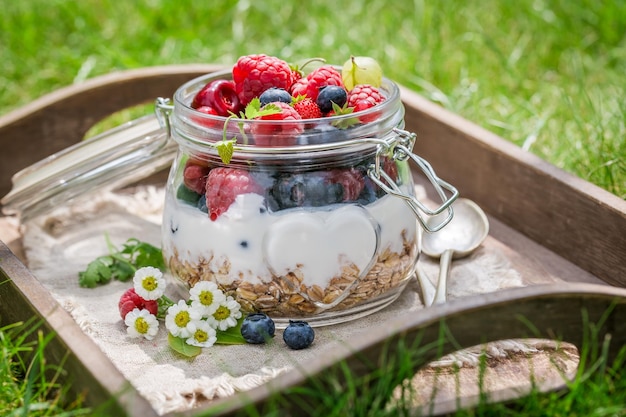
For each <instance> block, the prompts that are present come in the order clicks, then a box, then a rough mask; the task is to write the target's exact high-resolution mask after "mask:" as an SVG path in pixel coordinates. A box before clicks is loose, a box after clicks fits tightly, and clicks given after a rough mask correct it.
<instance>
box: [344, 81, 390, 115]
mask: <svg viewBox="0 0 626 417" xmlns="http://www.w3.org/2000/svg"><path fill="white" fill-rule="evenodd" d="M383 101H385V97H384V96H383V95H382V94H381V93H380V91H379V90H378V89H377V88H376V87H373V86H371V85H369V84H359V85H355V86H354V88H353V89H352V90H350V92H348V107H352V108H353V109H354V113H358V112H360V111H363V110H367V109H369V108H371V107H374V106H376V105H377V104H380V103H382V102H383ZM375 113H378V112H375ZM379 116H380V115H379V114H370V115H367V116H360V117H359V120H360V121H361V122H362V123H369V122H373V121H374V120H376V119H377V118H378V117H379Z"/></svg>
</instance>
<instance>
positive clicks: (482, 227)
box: [417, 198, 489, 306]
mask: <svg viewBox="0 0 626 417" xmlns="http://www.w3.org/2000/svg"><path fill="white" fill-rule="evenodd" d="M452 208H453V210H454V215H453V217H452V220H451V221H450V223H448V224H447V225H446V226H445V227H443V228H442V229H441V230H439V231H438V232H434V233H423V234H422V252H423V253H424V254H426V255H428V256H430V257H433V258H440V262H439V268H440V269H439V278H438V281H437V289H436V291H435V295H434V297H431V296H430V294H432V290H430V291H429V288H425V287H426V286H427V285H429V284H430V282H428V283H427V284H426V282H425V281H428V279H424V277H423V276H421V275H422V274H423V272H420V269H419V268H418V270H417V276H418V279H419V281H420V286H421V287H422V293H423V295H424V304H425V305H426V306H430V305H432V304H437V303H443V302H445V301H446V288H447V280H448V275H449V273H450V264H451V262H452V259H453V258H454V259H458V258H463V257H465V256H467V255H469V254H470V253H472V252H473V251H474V250H476V249H477V248H478V247H479V246H480V245H481V244H482V242H483V241H484V240H485V238H486V237H487V234H488V233H489V220H487V216H486V215H485V212H483V211H482V209H481V208H480V207H478V205H477V204H476V203H474V202H473V201H471V200H468V199H466V198H458V199H457V200H456V201H455V202H454V203H453V204H452ZM439 220H440V219H438V218H437V216H435V217H431V218H430V219H428V221H427V222H428V223H437V222H438V221H439ZM430 288H432V284H430ZM429 293H430V294H429Z"/></svg>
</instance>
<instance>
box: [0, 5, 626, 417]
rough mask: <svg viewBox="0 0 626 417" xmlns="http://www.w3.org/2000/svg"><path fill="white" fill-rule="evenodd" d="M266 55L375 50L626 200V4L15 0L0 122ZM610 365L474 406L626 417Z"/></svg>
mask: <svg viewBox="0 0 626 417" xmlns="http://www.w3.org/2000/svg"><path fill="white" fill-rule="evenodd" d="M251 53H266V54H270V55H275V56H278V57H280V58H283V59H285V60H287V61H293V62H295V61H299V60H301V59H304V58H307V57H323V58H325V59H326V60H327V61H328V62H331V63H342V62H343V61H344V60H345V59H347V57H349V56H350V55H351V54H352V55H369V56H372V57H374V58H376V59H377V60H378V61H379V62H380V63H381V65H382V66H383V69H384V71H385V74H386V75H387V76H388V77H389V78H392V79H394V80H396V81H398V82H399V83H402V84H404V85H406V86H408V87H410V88H413V89H414V90H416V91H417V92H419V93H421V94H422V95H424V96H425V97H427V98H428V99H430V100H432V101H434V102H436V103H438V104H439V105H441V106H443V107H445V108H446V109H449V110H451V111H453V112H456V113H458V114H459V115H461V116H463V117H465V118H467V119H469V120H471V121H473V122H475V123H477V124H479V125H481V126H483V127H485V128H487V129H489V130H491V131H493V132H495V133H497V134H499V135H500V136H502V137H504V138H505V139H507V140H509V141H511V142H513V143H515V144H516V145H518V146H519V147H520V148H522V149H524V150H525V151H528V152H532V153H534V154H536V155H538V156H539V157H541V158H543V159H545V160H547V161H549V162H551V163H553V164H555V165H557V166H559V167H561V168H563V169H564V170H566V171H568V172H570V173H572V174H574V175H577V176H579V177H581V178H583V179H585V180H588V181H590V182H592V183H594V184H596V185H598V186H600V187H602V188H604V189H606V190H608V191H609V192H611V193H614V194H615V195H617V196H618V197H620V198H626V99H625V98H626V78H625V74H626V1H623V0H617V1H606V2H603V1H597V0H517V1H505V0H501V1H500V0H480V1H478V0H467V1H460V0H431V1H426V0H414V1H408V0H406V1H405V0H397V1H394V2H388V1H383V0H363V1H344V2H338V1H336V0H315V1H314V2H313V1H311V2H304V1H302V2H301V1H291V2H289V1H286V0H282V1H279V0H266V1H252V0H240V1H226V0H211V1H204V2H203V1H195V2H192V1H190V0H137V1H113V0H74V1H72V0H0V116H2V115H4V114H6V113H8V112H10V111H12V110H14V109H17V108H18V107H20V106H22V105H24V104H26V103H29V102H30V101H32V100H34V99H36V98H38V97H40V96H42V95H44V94H46V93H50V92H52V91H54V90H56V89H58V88H60V87H65V86H68V85H71V84H73V83H80V82H82V81H84V80H86V79H88V78H92V77H95V76H98V75H102V74H106V73H109V72H112V71H116V70H125V69H132V68H138V67H144V66H152V65H168V64H181V63H222V64H226V65H229V64H232V63H234V62H235V60H236V59H237V58H238V57H239V56H241V55H246V54H251ZM93 105H94V106H97V105H98V103H93ZM417 133H418V134H419V132H417ZM4 335H6V333H5V332H0V336H3V337H2V338H1V339H2V341H3V343H4V344H3V345H2V344H0V346H5V347H6V346H9V345H10V344H11V343H13V341H12V340H11V339H10V338H9V337H6V338H5V337H4ZM7 343H8V344H7ZM621 363H623V362H620V364H621ZM593 366H596V365H595V364H593ZM594 369H595V368H594ZM608 369H609V370H610V372H605V373H600V375H598V376H597V378H595V377H594V378H592V372H591V371H590V372H587V371H586V370H585V369H582V370H581V372H580V373H581V375H582V376H583V377H582V378H579V379H577V382H576V384H574V385H572V386H571V387H570V391H569V393H568V394H563V393H560V392H557V393H553V394H549V395H545V396H544V395H535V396H531V397H530V398H526V399H522V400H520V401H519V402H518V403H517V404H516V405H513V406H511V405H497V406H487V407H483V408H479V409H477V410H468V411H464V412H460V413H459V414H458V415H468V416H469V415H518V414H520V413H521V414H526V415H546V416H559V415H585V416H592V415H593V416H604V415H625V412H624V407H625V405H624V404H626V399H625V397H626V394H625V393H624V392H625V390H624V384H625V383H626V379H625V378H622V376H621V371H620V369H621V365H619V364H618V366H616V367H615V368H608ZM595 370H596V371H597V369H595ZM595 374H598V372H595ZM11 379H12V380H15V381H16V383H18V384H19V383H20V378H16V377H11ZM18 388H19V389H18V390H17V391H18V394H16V395H15V396H13V397H12V398H13V400H18V401H17V402H18V403H19V401H21V400H20V399H21V398H22V397H23V395H22V394H20V393H21V392H23V390H24V389H26V388H27V387H24V386H20V387H18ZM45 399H46V398H45V396H44V398H43V399H41V401H45ZM36 400H38V399H37V398H35V399H33V401H36ZM4 404H11V403H10V402H5V403H4ZM0 405H1V403H0ZM16 410H17V409H16ZM22 410H26V407H25V406H24V407H23V408H22ZM17 411H19V410H17ZM31 411H32V410H31ZM14 412H15V411H14ZM79 414H80V415H82V411H80V410H79V411H76V415H79ZM16 415H17V414H16ZM20 415H21V414H20ZM24 415H25V414H24ZM29 415H36V414H35V413H30V414H29ZM40 415H52V414H43V412H42V414H40ZM67 415H70V414H69V412H68V414H67ZM71 415H74V414H71ZM368 415H369V414H368ZM377 415H393V414H392V413H391V412H390V411H385V412H381V413H380V414H377Z"/></svg>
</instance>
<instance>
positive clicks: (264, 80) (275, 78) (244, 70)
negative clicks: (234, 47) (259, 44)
mask: <svg viewBox="0 0 626 417" xmlns="http://www.w3.org/2000/svg"><path fill="white" fill-rule="evenodd" d="M232 74H233V81H234V83H235V90H236V92H237V95H238V97H239V101H240V102H241V104H242V106H246V105H247V104H248V103H249V102H250V101H251V100H252V99H253V98H255V97H258V96H260V95H261V93H263V92H264V91H265V90H267V89H268V88H271V87H276V88H282V89H285V90H288V89H289V87H291V84H292V83H293V72H292V70H291V68H290V67H289V64H288V63H287V62H285V61H283V60H282V59H279V58H276V57H273V56H268V55H265V54H255V55H246V56H242V57H240V58H239V59H238V60H237V63H235V65H234V67H233V70H232Z"/></svg>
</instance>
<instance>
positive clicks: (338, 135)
mask: <svg viewBox="0 0 626 417" xmlns="http://www.w3.org/2000/svg"><path fill="white" fill-rule="evenodd" d="M346 139H348V136H347V135H346V131H345V130H344V129H339V128H336V127H335V126H333V125H329V124H320V125H317V126H315V127H314V128H313V129H309V130H307V131H305V132H304V133H303V134H301V135H300V136H298V137H297V143H298V145H318V144H321V143H334V142H341V141H344V140H346Z"/></svg>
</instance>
